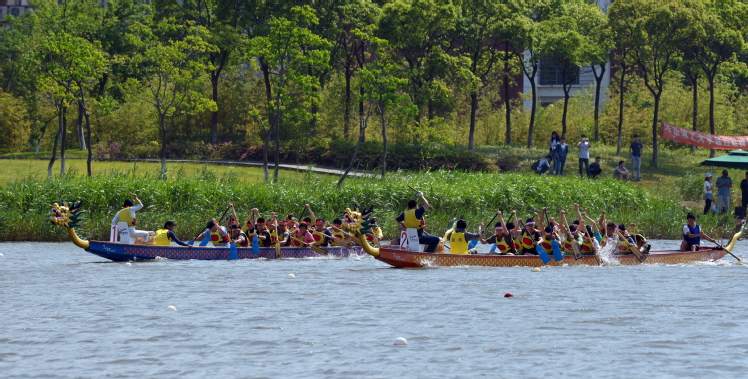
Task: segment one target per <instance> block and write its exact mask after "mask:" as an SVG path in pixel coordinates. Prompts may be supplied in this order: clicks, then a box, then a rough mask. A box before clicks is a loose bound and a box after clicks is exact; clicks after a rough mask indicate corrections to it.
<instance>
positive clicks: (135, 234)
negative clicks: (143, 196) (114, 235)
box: [112, 192, 148, 244]
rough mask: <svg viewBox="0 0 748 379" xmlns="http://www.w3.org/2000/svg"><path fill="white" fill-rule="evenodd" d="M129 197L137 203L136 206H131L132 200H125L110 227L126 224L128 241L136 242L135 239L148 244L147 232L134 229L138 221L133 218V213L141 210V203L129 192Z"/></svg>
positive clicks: (136, 196)
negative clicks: (128, 235)
mask: <svg viewBox="0 0 748 379" xmlns="http://www.w3.org/2000/svg"><path fill="white" fill-rule="evenodd" d="M130 195H132V197H133V198H134V199H135V200H136V201H137V202H138V205H135V206H133V202H132V200H130V199H127V200H125V202H124V205H123V208H122V209H120V210H119V212H117V214H115V215H114V218H113V219H112V226H114V225H117V223H119V222H126V223H127V231H128V233H129V234H130V239H131V240H132V241H136V240H137V238H140V239H141V243H143V244H145V243H146V242H148V232H147V231H144V230H137V229H135V226H136V225H137V224H138V220H137V219H136V218H135V212H137V211H139V210H141V209H143V202H142V201H140V199H138V195H137V194H134V193H132V192H130Z"/></svg>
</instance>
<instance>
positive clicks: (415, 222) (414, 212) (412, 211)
mask: <svg viewBox="0 0 748 379" xmlns="http://www.w3.org/2000/svg"><path fill="white" fill-rule="evenodd" d="M416 196H418V197H419V198H420V199H421V201H422V202H423V206H422V207H419V206H418V201H416V200H409V201H408V209H407V210H405V211H404V212H402V213H400V215H399V216H397V218H395V221H397V224H398V226H399V227H400V230H402V231H405V230H406V229H409V228H412V229H416V230H417V232H418V243H419V244H422V245H426V248H425V249H424V252H425V253H433V252H434V251H436V246H437V245H438V244H439V242H440V241H441V240H440V239H439V237H437V236H434V235H431V234H428V233H426V232H424V231H423V228H424V226H425V225H426V222H425V221H424V219H423V215H424V213H426V211H427V210H428V209H429V208H431V206H430V205H429V202H428V201H427V200H426V198H425V197H423V193H422V192H418V193H417V194H416Z"/></svg>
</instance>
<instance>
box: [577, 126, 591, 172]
mask: <svg viewBox="0 0 748 379" xmlns="http://www.w3.org/2000/svg"><path fill="white" fill-rule="evenodd" d="M590 147H592V144H591V143H590V141H589V138H587V135H586V134H582V140H581V141H579V143H578V144H577V148H578V149H579V175H580V176H581V177H584V174H587V178H588V179H589V177H590ZM582 165H584V173H583V171H582Z"/></svg>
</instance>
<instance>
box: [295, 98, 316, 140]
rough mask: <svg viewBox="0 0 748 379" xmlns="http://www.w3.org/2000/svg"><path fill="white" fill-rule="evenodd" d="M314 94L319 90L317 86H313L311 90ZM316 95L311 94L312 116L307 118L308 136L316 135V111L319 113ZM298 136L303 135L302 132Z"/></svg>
mask: <svg viewBox="0 0 748 379" xmlns="http://www.w3.org/2000/svg"><path fill="white" fill-rule="evenodd" d="M312 92H314V93H315V94H316V93H317V92H319V88H314V89H313V90H312ZM316 98H317V97H316V96H313V98H312V109H311V112H312V118H311V119H310V120H309V137H311V138H314V136H316V135H317V113H319V105H317V100H316ZM299 135H300V136H303V134H299Z"/></svg>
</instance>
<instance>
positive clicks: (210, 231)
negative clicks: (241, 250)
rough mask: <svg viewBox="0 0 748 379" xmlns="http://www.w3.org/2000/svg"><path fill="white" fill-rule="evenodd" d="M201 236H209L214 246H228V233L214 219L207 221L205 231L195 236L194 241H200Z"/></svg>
mask: <svg viewBox="0 0 748 379" xmlns="http://www.w3.org/2000/svg"><path fill="white" fill-rule="evenodd" d="M203 238H210V242H213V246H216V247H228V246H229V241H230V240H229V233H228V232H227V231H226V228H224V227H223V226H221V225H220V224H218V222H217V221H216V220H215V219H210V221H208V223H207V224H206V225H205V231H204V232H202V233H200V234H199V235H198V236H197V237H195V241H201V240H202V239H203Z"/></svg>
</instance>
